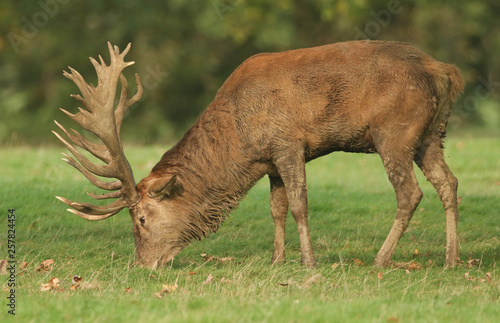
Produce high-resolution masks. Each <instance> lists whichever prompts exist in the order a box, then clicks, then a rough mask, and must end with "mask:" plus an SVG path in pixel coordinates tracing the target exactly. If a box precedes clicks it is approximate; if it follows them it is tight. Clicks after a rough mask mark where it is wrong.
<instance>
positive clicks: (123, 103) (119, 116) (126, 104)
mask: <svg viewBox="0 0 500 323" xmlns="http://www.w3.org/2000/svg"><path fill="white" fill-rule="evenodd" d="M135 81H136V83H137V92H136V93H135V94H134V96H133V97H131V98H129V97H128V82H127V79H126V78H125V76H123V74H120V83H121V84H122V90H121V94H120V101H119V102H118V105H117V107H116V110H115V122H116V131H117V132H118V134H120V129H121V125H122V120H123V117H124V116H125V113H127V111H128V109H129V108H130V107H131V106H132V105H133V104H134V103H136V102H137V101H139V99H140V98H141V97H142V93H143V88H142V83H141V79H140V78H139V75H137V74H135Z"/></svg>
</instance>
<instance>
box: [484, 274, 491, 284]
mask: <svg viewBox="0 0 500 323" xmlns="http://www.w3.org/2000/svg"><path fill="white" fill-rule="evenodd" d="M485 275H486V279H487V280H488V283H491V281H492V280H493V278H492V277H491V273H486V274H485Z"/></svg>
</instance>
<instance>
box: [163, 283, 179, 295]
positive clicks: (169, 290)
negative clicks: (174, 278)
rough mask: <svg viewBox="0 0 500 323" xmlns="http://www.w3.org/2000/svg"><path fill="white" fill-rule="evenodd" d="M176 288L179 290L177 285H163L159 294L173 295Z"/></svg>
mask: <svg viewBox="0 0 500 323" xmlns="http://www.w3.org/2000/svg"><path fill="white" fill-rule="evenodd" d="M177 288H179V285H177V284H173V285H168V284H164V285H162V286H161V292H162V293H163V294H172V293H175V291H176V290H177Z"/></svg>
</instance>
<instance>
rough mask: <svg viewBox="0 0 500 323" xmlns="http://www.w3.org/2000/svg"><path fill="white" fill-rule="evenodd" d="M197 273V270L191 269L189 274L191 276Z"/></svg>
mask: <svg viewBox="0 0 500 323" xmlns="http://www.w3.org/2000/svg"><path fill="white" fill-rule="evenodd" d="M195 274H196V271H190V272H189V274H188V275H189V276H193V275H195Z"/></svg>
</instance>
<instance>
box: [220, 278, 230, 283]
mask: <svg viewBox="0 0 500 323" xmlns="http://www.w3.org/2000/svg"><path fill="white" fill-rule="evenodd" d="M220 282H221V283H226V284H228V283H230V282H231V279H227V278H226V277H222V278H221V280H220Z"/></svg>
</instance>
